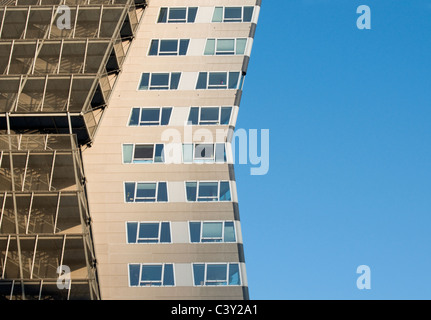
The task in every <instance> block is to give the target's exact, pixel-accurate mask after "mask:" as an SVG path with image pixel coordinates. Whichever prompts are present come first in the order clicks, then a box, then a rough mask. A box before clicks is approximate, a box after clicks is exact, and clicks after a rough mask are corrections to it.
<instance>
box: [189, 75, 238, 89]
mask: <svg viewBox="0 0 431 320" xmlns="http://www.w3.org/2000/svg"><path fill="white" fill-rule="evenodd" d="M204 73H205V74H206V84H205V88H198V85H199V80H200V78H201V74H204ZM222 73H225V74H226V87H224V85H223V86H222V85H210V76H211V74H213V75H214V74H222ZM233 73H237V74H238V78H237V79H236V86H235V88H231V77H230V75H231V74H233ZM243 76H244V75H242V72H241V71H199V72H198V78H197V81H196V85H195V90H241V89H242V88H240V86H241V82H242V77H243Z"/></svg>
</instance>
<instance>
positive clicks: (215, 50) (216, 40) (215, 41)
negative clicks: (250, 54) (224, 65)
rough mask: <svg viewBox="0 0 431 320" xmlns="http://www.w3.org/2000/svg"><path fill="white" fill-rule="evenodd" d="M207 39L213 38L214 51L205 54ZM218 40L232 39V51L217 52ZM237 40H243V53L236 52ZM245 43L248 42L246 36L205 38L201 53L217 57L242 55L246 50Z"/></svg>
mask: <svg viewBox="0 0 431 320" xmlns="http://www.w3.org/2000/svg"><path fill="white" fill-rule="evenodd" d="M209 40H214V53H212V54H205V52H206V48H207V45H208V41H209ZM220 40H234V49H233V53H218V51H217V43H218V42H219V41H220ZM238 40H245V47H244V52H243V53H236V52H237V48H238ZM247 44H248V38H246V37H242V38H206V42H205V46H204V51H203V54H202V55H203V56H205V57H211V56H218V57H220V56H243V55H245V53H246V52H247Z"/></svg>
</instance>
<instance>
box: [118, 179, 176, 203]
mask: <svg viewBox="0 0 431 320" xmlns="http://www.w3.org/2000/svg"><path fill="white" fill-rule="evenodd" d="M124 194H125V200H126V202H167V201H168V189H167V185H166V182H125V183H124Z"/></svg>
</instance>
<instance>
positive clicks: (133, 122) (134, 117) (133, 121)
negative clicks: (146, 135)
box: [129, 108, 140, 126]
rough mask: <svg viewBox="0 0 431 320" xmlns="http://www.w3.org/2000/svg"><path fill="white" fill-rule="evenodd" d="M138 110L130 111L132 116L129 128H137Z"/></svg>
mask: <svg viewBox="0 0 431 320" xmlns="http://www.w3.org/2000/svg"><path fill="white" fill-rule="evenodd" d="M139 110H140V109H139V108H133V109H132V115H131V116H130V121H129V126H137V125H138V124H139Z"/></svg>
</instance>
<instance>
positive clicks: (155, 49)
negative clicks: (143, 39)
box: [149, 40, 159, 56]
mask: <svg viewBox="0 0 431 320" xmlns="http://www.w3.org/2000/svg"><path fill="white" fill-rule="evenodd" d="M158 52H159V40H152V41H151V46H150V53H149V55H150V56H156V55H157V53H158Z"/></svg>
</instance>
